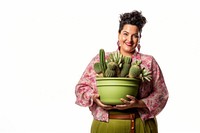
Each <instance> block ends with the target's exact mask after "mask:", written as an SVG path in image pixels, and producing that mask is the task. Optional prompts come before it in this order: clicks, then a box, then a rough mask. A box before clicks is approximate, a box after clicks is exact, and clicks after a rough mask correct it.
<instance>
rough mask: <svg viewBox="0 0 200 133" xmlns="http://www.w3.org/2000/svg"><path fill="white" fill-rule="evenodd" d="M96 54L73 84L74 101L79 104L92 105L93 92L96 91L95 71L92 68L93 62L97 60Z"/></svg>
mask: <svg viewBox="0 0 200 133" xmlns="http://www.w3.org/2000/svg"><path fill="white" fill-rule="evenodd" d="M97 59H98V55H96V56H95V57H94V58H93V59H92V60H91V61H90V63H89V64H88V66H87V67H86V69H85V71H84V72H83V74H82V76H81V78H80V80H79V82H78V83H77V85H76V86H75V95H76V101H75V103H76V104H77V105H80V106H84V107H86V106H92V104H93V100H92V98H91V97H92V96H93V94H95V93H97V91H96V90H97V89H96V72H95V71H94V69H93V65H94V63H95V62H96V61H97Z"/></svg>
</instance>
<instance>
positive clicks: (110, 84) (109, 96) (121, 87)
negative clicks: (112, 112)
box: [96, 77, 140, 105]
mask: <svg viewBox="0 0 200 133" xmlns="http://www.w3.org/2000/svg"><path fill="white" fill-rule="evenodd" d="M96 82H97V89H98V93H99V95H100V100H101V102H102V103H104V104H107V105H119V104H123V103H122V102H121V101H120V98H124V99H127V98H126V95H132V96H135V97H136V96H137V93H138V89H139V85H140V80H139V79H135V78H121V77H109V78H108V77H103V78H100V77H97V78H96ZM127 100H128V99H127Z"/></svg>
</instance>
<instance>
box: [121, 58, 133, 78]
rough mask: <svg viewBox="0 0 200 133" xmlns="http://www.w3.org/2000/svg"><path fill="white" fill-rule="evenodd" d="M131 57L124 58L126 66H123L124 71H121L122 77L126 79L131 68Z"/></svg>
mask: <svg viewBox="0 0 200 133" xmlns="http://www.w3.org/2000/svg"><path fill="white" fill-rule="evenodd" d="M131 61H132V59H131V57H128V56H125V57H124V64H123V65H122V69H121V73H120V76H121V77H126V76H127V75H128V73H129V69H130V67H131Z"/></svg>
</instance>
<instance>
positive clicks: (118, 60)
mask: <svg viewBox="0 0 200 133" xmlns="http://www.w3.org/2000/svg"><path fill="white" fill-rule="evenodd" d="M141 63H142V61H141V60H136V61H134V62H132V58H131V57H128V56H123V55H122V54H120V52H119V51H117V52H113V53H110V54H109V58H108V59H106V58H105V51H104V49H100V50H99V62H96V63H94V71H95V72H96V73H97V77H127V78H139V79H141V80H142V82H145V81H148V82H150V81H151V80H152V75H151V72H150V71H148V70H147V69H145V68H141V66H140V65H141Z"/></svg>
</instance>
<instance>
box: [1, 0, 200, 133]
mask: <svg viewBox="0 0 200 133" xmlns="http://www.w3.org/2000/svg"><path fill="white" fill-rule="evenodd" d="M134 9H137V10H141V11H142V12H143V14H144V16H146V18H147V20H148V23H147V24H146V25H145V27H144V29H143V34H142V35H143V37H142V40H141V45H142V47H141V52H143V53H146V54H151V55H153V56H154V57H155V58H156V60H157V61H158V63H159V64H160V67H161V69H162V71H163V74H164V76H165V80H166V84H167V86H168V90H169V101H168V103H167V105H166V107H165V109H164V110H163V111H162V112H161V113H160V114H159V115H158V117H157V118H158V124H159V125H158V126H159V131H160V133H179V132H180V133H184V132H185V133H186V132H187V133H188V132H190V133H199V132H200V128H199V127H198V126H199V119H200V114H199V112H200V109H199V107H198V106H199V100H200V99H199V89H200V88H199V75H200V72H199V67H200V64H199V59H198V58H199V57H200V52H199V51H200V37H199V31H200V26H199V24H200V14H199V12H200V8H199V4H198V0H167V1H161V0H146V1H145V0H137V1H136V0H123V1H122V0H100V1H95V0H73V1H65V0H1V1H0V133H8V132H9V133H68V132H70V131H71V132H73V133H89V131H90V125H91V121H92V116H91V113H90V111H89V110H88V108H84V107H80V106H78V105H75V93H74V90H75V85H76V83H77V82H78V80H79V78H80V76H81V74H82V72H83V71H84V69H85V67H86V65H87V64H88V63H89V61H90V60H91V59H92V57H93V56H95V55H96V54H97V53H98V50H99V49H100V48H104V49H105V50H106V51H112V50H115V49H116V48H117V46H116V42H117V30H118V19H119V14H121V13H123V12H126V11H132V10H134Z"/></svg>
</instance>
